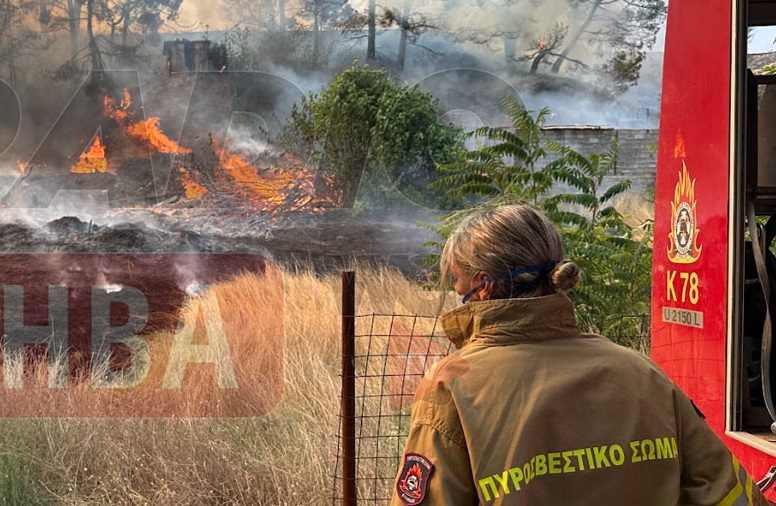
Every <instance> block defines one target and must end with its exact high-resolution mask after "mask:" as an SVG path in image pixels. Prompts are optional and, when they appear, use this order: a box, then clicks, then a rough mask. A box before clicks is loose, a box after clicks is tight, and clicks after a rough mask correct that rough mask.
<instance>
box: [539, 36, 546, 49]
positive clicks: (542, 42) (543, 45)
mask: <svg viewBox="0 0 776 506" xmlns="http://www.w3.org/2000/svg"><path fill="white" fill-rule="evenodd" d="M546 48H547V44H545V43H544V41H543V40H542V39H539V51H544V50H545V49H546Z"/></svg>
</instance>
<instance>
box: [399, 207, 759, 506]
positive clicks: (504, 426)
mask: <svg viewBox="0 0 776 506" xmlns="http://www.w3.org/2000/svg"><path fill="white" fill-rule="evenodd" d="M564 257H565V254H564V248H563V243H562V239H561V236H560V234H559V233H558V231H557V230H556V229H555V228H554V227H553V225H552V223H551V222H550V221H549V220H548V219H547V218H546V217H545V216H544V215H543V214H541V213H540V212H538V211H536V210H534V209H533V208H531V207H529V206H523V205H510V206H501V207H494V208H490V209H487V210H485V211H482V212H479V213H477V214H475V215H472V216H470V217H469V218H468V219H466V220H465V221H464V222H463V223H462V224H461V225H460V226H459V227H458V228H457V229H456V230H455V231H454V232H453V233H452V234H451V236H450V238H449V239H448V241H447V243H446V244H445V247H444V249H443V252H442V257H441V280H442V282H445V280H448V279H450V278H452V280H454V283H455V291H456V292H457V293H458V294H459V295H462V296H463V302H464V304H463V305H462V306H461V307H458V308H457V309H454V310H453V311H450V312H448V313H446V314H444V315H443V316H442V317H441V324H442V327H443V329H444V331H445V334H446V335H447V337H448V338H449V339H450V340H451V341H452V342H453V343H454V345H455V346H456V348H457V350H456V351H455V352H454V353H452V354H451V355H449V356H447V357H445V358H444V359H443V360H441V361H439V362H438V363H437V364H436V365H435V366H434V367H432V368H431V370H429V371H428V373H427V374H426V376H425V378H424V379H423V381H422V382H421V384H420V385H419V387H418V390H417V391H416V393H415V400H414V404H413V409H412V416H411V420H410V429H409V436H408V438H407V442H406V445H405V450H404V455H403V459H402V462H401V464H400V467H399V473H398V476H397V479H396V483H395V486H394V491H393V498H392V502H391V504H392V505H393V506H399V505H402V504H404V505H407V506H413V505H416V504H428V505H446V506H454V505H474V504H485V505H490V504H503V505H531V506H541V505H552V506H556V505H571V504H573V505H596V506H600V505H602V504H606V505H626V504H627V505H629V506H640V505H643V506H656V505H658V506H660V505H680V504H681V505H765V504H768V503H767V502H766V501H765V499H764V498H763V496H762V494H761V493H760V491H759V490H758V489H757V487H756V485H754V484H753V482H752V478H751V477H750V476H749V475H748V474H747V472H746V471H745V470H744V468H743V467H742V466H741V465H740V464H739V463H738V461H737V460H736V459H735V457H733V455H732V454H731V453H730V451H729V450H728V449H727V448H726V447H725V445H724V444H723V443H722V441H721V440H720V439H719V438H718V437H717V436H716V435H715V434H714V432H712V430H711V429H710V428H709V426H708V425H707V424H706V422H705V421H704V419H703V415H702V414H701V412H700V411H699V410H698V409H697V408H696V407H695V405H694V404H693V403H692V402H691V401H690V400H689V399H688V398H687V397H686V396H685V395H684V394H683V393H682V392H681V391H680V390H679V388H678V387H677V386H676V385H674V384H673V383H672V382H671V381H670V380H669V379H668V378H667V377H666V376H665V375H664V374H663V373H662V372H661V370H660V369H659V368H658V367H657V366H656V365H655V364H654V363H653V362H652V361H651V360H649V359H648V358H647V357H645V356H644V355H642V354H640V353H638V352H636V351H634V350H631V349H628V348H624V347H622V346H619V345H616V344H614V343H613V342H611V341H609V340H608V339H606V338H605V337H601V336H598V335H592V334H586V333H582V332H581V331H580V329H579V328H578V327H577V325H576V323H575V317H574V309H573V306H572V303H571V301H570V300H569V299H568V297H567V296H566V295H565V294H564V293H563V292H564V291H566V290H569V289H571V288H573V287H574V285H575V284H576V283H577V281H578V279H579V268H578V267H577V265H576V264H575V263H574V262H572V261H569V260H566V259H564Z"/></svg>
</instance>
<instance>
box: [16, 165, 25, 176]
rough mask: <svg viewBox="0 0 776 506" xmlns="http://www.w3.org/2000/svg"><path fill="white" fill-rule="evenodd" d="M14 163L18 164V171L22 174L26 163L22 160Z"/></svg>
mask: <svg viewBox="0 0 776 506" xmlns="http://www.w3.org/2000/svg"><path fill="white" fill-rule="evenodd" d="M16 164H17V165H18V166H19V172H21V173H22V174H24V171H25V169H26V168H27V166H26V165H24V163H22V162H16Z"/></svg>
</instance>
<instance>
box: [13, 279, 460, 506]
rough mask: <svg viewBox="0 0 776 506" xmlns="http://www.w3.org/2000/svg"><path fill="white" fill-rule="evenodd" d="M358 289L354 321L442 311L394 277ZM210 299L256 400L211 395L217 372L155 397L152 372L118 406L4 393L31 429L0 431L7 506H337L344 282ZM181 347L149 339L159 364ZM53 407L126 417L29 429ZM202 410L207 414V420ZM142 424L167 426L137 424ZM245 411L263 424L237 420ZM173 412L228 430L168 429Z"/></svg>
mask: <svg viewBox="0 0 776 506" xmlns="http://www.w3.org/2000/svg"><path fill="white" fill-rule="evenodd" d="M358 279H359V283H358V293H359V294H361V296H360V297H359V300H358V308H357V312H358V313H372V312H377V313H393V312H402V313H418V314H435V312H436V311H437V309H438V305H439V301H438V298H437V297H435V296H432V295H429V294H428V293H427V292H423V291H422V290H420V289H419V288H417V287H416V286H415V285H414V284H412V283H411V282H409V281H408V280H407V279H405V278H404V277H403V276H401V275H400V274H398V273H396V272H395V271H391V270H386V269H373V270H369V271H359V273H358ZM280 283H282V285H281V284H280ZM279 286H282V287H283V289H282V290H280V289H278V287H279ZM213 290H214V293H215V295H216V298H217V301H218V307H219V308H220V310H221V315H222V317H223V322H224V326H225V330H226V334H227V335H229V336H230V340H229V344H230V346H231V347H232V352H233V353H235V352H236V353H239V354H240V356H241V357H246V356H247V357H250V360H242V361H235V363H236V366H235V375H236V377H237V379H238V382H240V384H241V385H248V387H247V388H241V389H239V395H238V396H236V397H235V396H234V395H231V394H229V393H228V392H226V393H225V391H224V390H223V389H219V388H215V387H214V386H213V385H215V373H214V372H213V371H212V370H211V374H210V375H208V374H200V375H198V376H195V379H194V380H192V379H191V377H189V376H187V377H186V381H184V383H183V386H182V391H183V392H184V393H185V395H179V396H174V395H173V396H168V397H165V396H163V395H162V396H160V394H159V388H158V385H159V384H160V382H161V381H162V380H163V376H164V371H163V369H160V368H158V366H157V365H156V364H154V363H153V361H152V362H151V364H150V367H149V369H148V372H147V375H146V376H145V377H144V378H145V379H144V380H143V382H141V383H140V384H138V385H136V387H134V388H130V389H127V390H126V391H124V392H123V396H118V397H116V396H112V395H111V394H113V393H115V392H107V393H106V394H105V395H95V392H94V389H92V388H90V387H89V386H88V385H78V386H74V387H73V386H71V387H70V388H67V389H65V390H64V391H63V392H64V393H63V392H54V393H52V392H51V390H52V389H47V388H45V385H46V377H45V376H42V377H38V378H37V381H35V380H34V379H26V380H25V381H30V383H25V388H24V389H22V390H21V391H20V392H16V393H18V394H19V395H18V396H17V397H14V398H11V397H8V390H7V389H5V390H4V392H5V395H6V397H5V399H4V402H6V403H7V402H15V403H24V406H25V409H24V411H25V412H27V413H29V414H30V415H31V416H33V418H27V419H20V418H5V419H3V420H0V503H4V504H58V505H104V504H118V505H123V504H127V505H129V504H132V505H136V504H137V505H144V504H148V505H151V504H154V505H155V504H170V505H178V504H180V505H183V504H187V505H188V504H202V505H208V504H213V505H224V504H251V505H253V504H262V505H274V504H277V505H281V504H305V505H308V504H309V505H317V504H331V502H332V501H331V494H332V485H333V478H332V475H333V472H334V461H335V460H334V453H335V450H336V444H337V443H336V434H337V421H338V414H339V401H338V399H339V389H340V378H339V374H340V280H339V277H338V276H327V277H319V276H316V275H314V274H312V273H311V272H305V271H302V272H298V273H296V274H293V275H292V274H284V275H282V280H281V274H280V273H279V272H272V271H270V273H269V274H268V275H267V277H257V276H255V275H244V276H241V277H239V278H237V279H234V280H232V281H231V282H230V283H226V284H223V285H219V286H216V287H214V289H213ZM206 296H207V295H206ZM448 302H449V301H448ZM206 309H207V308H205V309H203V311H205V310H206ZM279 312H280V314H283V315H284V318H283V323H284V332H282V333H280V334H279V335H281V336H283V335H284V339H282V340H281V341H277V342H275V341H272V336H273V335H276V334H278V332H280V329H278V328H276V327H273V325H276V324H275V323H273V319H272V318H270V317H268V315H272V314H279ZM204 319H205V320H207V319H208V316H207V315H205V318H204ZM189 321H190V322H195V321H199V323H200V325H199V326H198V327H197V329H198V330H195V332H194V341H193V342H196V341H197V339H201V338H202V336H201V335H200V333H201V332H202V328H204V327H203V326H202V325H201V324H202V317H201V315H200V316H197V315H191V318H190V319H189ZM388 332H390V329H388ZM268 336H269V337H268ZM172 340H173V335H172V334H171V333H167V334H158V335H155V336H151V337H150V338H148V342H149V343H150V344H149V351H150V353H151V356H152V357H153V356H157V355H158V354H159V353H164V352H165V351H166V352H167V353H168V354H169V349H170V344H171V342H172ZM160 350H161V351H160ZM278 353H282V360H277V359H278V358H279V357H278ZM196 378H204V379H200V380H197V379H196ZM273 378H282V381H277V382H273V381H272V379H273ZM125 379H130V380H131V378H125ZM278 385H279V386H280V387H282V390H278V389H276V388H275V387H276V386H278ZM100 394H102V392H100ZM117 399H120V400H121V401H120V402H121V405H119V402H118V401H117ZM51 403H55V404H54V405H55V406H56V409H57V410H62V411H59V412H60V413H80V412H81V411H82V410H83V409H84V408H83V406H84V405H87V406H88V407H89V409H93V410H96V412H97V413H99V412H105V411H106V410H110V412H111V413H113V414H114V415H119V416H118V417H113V418H83V417H79V418H47V419H41V418H34V416H35V413H47V412H51V410H52V404H51ZM176 403H177V404H176ZM205 404H206V405H207V406H209V409H210V410H211V411H202V410H203V405H205ZM6 405H7V406H8V404H6ZM16 406H17V407H19V406H20V405H19V404H16ZM273 406H274V407H273ZM212 410H215V411H212ZM5 411H6V413H5V415H6V416H9V413H10V412H12V411H9V410H5ZM133 411H134V412H139V413H151V414H152V415H153V416H160V417H157V418H130V417H129V415H131V414H132V412H133ZM244 411H247V412H251V413H260V412H266V411H268V413H267V414H265V415H263V416H252V417H249V418H237V417H232V416H229V415H228V414H229V413H234V412H244ZM171 412H178V413H180V412H187V413H194V414H203V413H205V412H208V413H210V414H212V413H213V412H216V413H218V414H220V415H221V417H220V418H212V417H210V418H203V417H187V416H184V417H169V416H165V415H169V414H170V413H171Z"/></svg>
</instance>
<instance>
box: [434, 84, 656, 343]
mask: <svg viewBox="0 0 776 506" xmlns="http://www.w3.org/2000/svg"><path fill="white" fill-rule="evenodd" d="M503 105H504V108H505V109H506V111H507V112H508V113H509V115H510V116H511V118H512V129H509V130H508V129H504V128H490V127H485V128H480V129H478V130H475V131H474V132H472V133H470V134H469V135H470V136H472V137H478V138H483V140H482V142H481V144H480V146H478V147H477V148H476V149H474V150H472V151H468V152H465V153H462V154H461V156H460V157H459V158H458V159H457V160H454V161H453V162H451V163H448V164H444V165H442V166H441V167H440V171H441V172H442V174H443V176H442V178H440V180H439V181H438V182H437V183H436V187H437V188H448V190H447V192H446V193H447V195H448V196H449V197H451V198H456V199H458V201H459V202H460V203H461V204H462V207H461V208H460V209H458V210H456V211H454V212H451V213H448V214H447V215H445V216H443V217H442V219H441V220H440V222H439V223H437V224H435V225H433V226H432V227H431V228H433V229H434V230H435V231H436V232H438V233H439V234H440V235H441V236H442V237H443V238H447V237H448V236H449V234H450V233H451V232H452V230H453V229H454V228H455V226H456V225H457V224H458V223H459V222H460V221H461V219H463V218H464V217H465V216H466V215H467V214H469V213H471V212H474V211H476V210H477V209H479V208H480V207H482V206H491V205H498V204H507V203H522V204H530V205H533V206H536V207H537V208H540V209H542V210H543V211H544V212H545V213H546V214H547V216H548V217H549V218H550V219H551V220H552V221H553V223H554V224H555V225H556V226H557V227H558V229H559V230H560V231H561V233H562V234H563V238H564V242H565V245H566V250H567V256H568V258H570V259H572V260H574V262H576V263H577V265H579V267H580V269H581V271H582V280H581V281H580V283H579V284H578V285H577V287H576V288H575V289H574V290H572V291H571V292H570V293H569V296H570V297H571V299H572V300H573V301H574V304H575V307H576V309H577V317H578V319H579V322H580V324H581V325H582V326H583V327H584V328H586V329H590V330H595V331H599V332H601V333H603V334H605V335H608V334H610V333H611V335H613V336H621V337H620V338H618V340H621V341H622V342H623V343H624V344H632V343H631V342H630V336H632V335H633V332H636V328H635V327H634V328H633V329H631V330H630V331H629V330H628V329H627V328H625V327H628V326H629V325H631V324H626V323H623V322H624V321H625V320H623V319H622V318H612V316H621V315H643V314H646V313H648V312H649V310H650V296H651V269H652V249H651V234H652V230H651V227H650V226H649V224H648V223H645V224H642V225H640V226H636V227H634V226H632V225H630V224H628V222H627V221H626V220H625V218H624V217H623V215H622V214H620V212H619V211H618V210H617V209H616V208H615V206H614V205H613V202H614V200H615V199H616V198H617V197H618V196H620V195H622V194H623V193H625V192H627V191H628V190H629V189H630V181H627V180H623V181H620V182H618V183H616V184H615V185H613V186H611V187H609V188H603V179H604V177H605V176H606V175H607V174H608V173H609V172H610V171H612V170H613V168H614V167H615V164H616V161H617V156H618V145H617V140H616V138H613V139H612V142H611V145H610V148H609V150H608V151H607V152H605V153H602V154H599V153H591V154H589V155H583V154H581V153H578V152H576V151H574V150H573V149H571V148H570V147H567V146H562V145H560V144H557V143H554V142H544V141H542V138H541V130H542V126H543V124H544V118H545V116H546V115H547V114H548V110H547V109H542V110H540V111H539V112H538V113H537V114H536V115H533V114H532V112H531V111H527V110H526V109H525V108H523V107H522V105H521V104H520V103H519V102H517V101H516V100H515V99H513V98H509V97H507V98H504V99H503ZM548 153H555V154H557V158H556V159H555V160H553V161H551V162H549V163H546V164H544V165H541V164H540V163H539V162H540V161H542V159H543V158H545V157H547V155H548ZM557 183H563V184H564V185H565V188H567V190H565V191H563V192H553V190H554V189H555V188H556V185H557ZM430 244H431V245H434V246H436V247H437V248H439V247H441V244H442V243H430ZM437 260H438V258H437V255H436V254H434V255H431V256H430V257H429V259H428V261H427V264H431V263H434V262H436V261H437ZM631 321H632V320H631ZM631 326H632V325H631ZM609 331H611V332H609ZM639 332H640V330H639Z"/></svg>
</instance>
